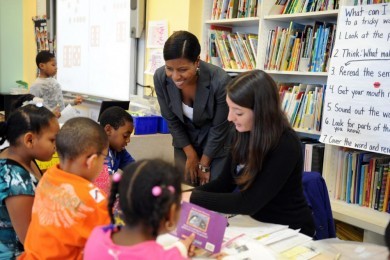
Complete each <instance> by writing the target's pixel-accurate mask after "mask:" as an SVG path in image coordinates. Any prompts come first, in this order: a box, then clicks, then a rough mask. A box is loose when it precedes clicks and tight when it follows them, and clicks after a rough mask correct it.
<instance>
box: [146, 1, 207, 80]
mask: <svg viewBox="0 0 390 260" xmlns="http://www.w3.org/2000/svg"><path fill="white" fill-rule="evenodd" d="M202 8H203V0H164V1H161V0H148V1H147V3H146V19H145V20H146V39H147V32H148V28H149V27H148V26H149V25H148V22H149V21H159V20H167V21H168V32H169V33H168V36H169V35H171V34H172V33H173V32H174V31H178V30H187V31H190V32H192V33H193V34H195V35H196V36H197V37H198V38H199V41H200V42H201V43H202V39H201V36H202V21H201V19H202ZM146 44H147V43H146ZM149 53H150V51H149V50H148V49H146V51H145V68H144V70H145V69H146V67H147V65H148V64H147V61H148V60H149ZM145 85H153V76H152V75H146V74H145Z"/></svg>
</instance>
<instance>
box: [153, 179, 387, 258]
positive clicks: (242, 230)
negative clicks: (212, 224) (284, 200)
mask: <svg viewBox="0 0 390 260" xmlns="http://www.w3.org/2000/svg"><path fill="white" fill-rule="evenodd" d="M184 188H186V186H184ZM177 240H178V239H177V238H176V237H174V236H172V235H170V234H164V235H162V236H159V237H158V239H157V242H158V243H160V244H162V245H164V246H168V245H170V244H172V243H174V242H176V241H177ZM196 252H197V256H196V257H194V258H195V259H196V258H202V259H208V258H210V254H209V253H207V252H206V251H204V250H197V251H196ZM222 252H224V253H226V254H228V255H226V256H225V257H223V259H315V260H322V259H359V258H370V259H387V255H388V250H387V248H386V247H384V246H379V245H374V244H369V243H363V242H352V241H342V240H339V239H325V240H319V241H313V240H312V239H311V238H310V237H308V236H306V235H303V234H301V233H298V232H297V231H296V230H292V229H289V228H287V227H286V226H282V225H276V224H269V223H263V222H259V221H256V220H254V219H252V218H251V217H249V216H243V215H237V216H234V217H232V218H229V226H228V227H227V228H226V231H225V236H224V242H223V244H222Z"/></svg>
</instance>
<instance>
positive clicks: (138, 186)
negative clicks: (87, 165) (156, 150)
mask: <svg viewBox="0 0 390 260" xmlns="http://www.w3.org/2000/svg"><path fill="white" fill-rule="evenodd" d="M156 186H157V187H160V188H161V191H162V192H161V194H160V195H159V196H154V195H153V194H152V189H153V187H156ZM170 186H172V187H173V188H174V192H172V190H171V188H170ZM117 195H119V206H120V209H121V211H122V216H121V217H122V218H123V220H124V222H125V223H126V225H128V226H134V225H137V224H142V225H145V226H150V227H152V235H153V236H157V235H158V230H159V227H160V223H161V221H162V220H163V219H164V218H165V217H167V215H168V213H169V210H170V208H171V205H172V204H174V203H175V204H176V205H177V206H178V207H179V206H180V200H181V174H180V171H179V170H178V169H177V168H176V167H174V166H173V165H172V164H170V163H167V162H165V161H163V160H160V159H153V160H140V161H137V162H134V163H131V164H129V165H127V166H126V167H125V168H124V170H123V174H122V177H121V180H120V181H119V182H113V183H112V186H111V192H110V198H109V201H108V212H109V214H110V217H111V221H112V223H115V220H114V216H113V208H114V204H115V202H116V198H117Z"/></svg>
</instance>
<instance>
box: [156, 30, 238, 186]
mask: <svg viewBox="0 0 390 260" xmlns="http://www.w3.org/2000/svg"><path fill="white" fill-rule="evenodd" d="M163 53H164V60H165V66H163V67H161V68H159V69H158V70H157V71H156V72H155V74H154V86H155V91H156V94H157V98H158V102H159V104H160V108H161V114H162V116H163V117H164V118H165V119H166V120H167V121H168V127H169V130H170V132H171V134H172V138H173V146H174V156H175V163H176V165H177V166H179V167H181V168H182V169H183V172H184V174H185V179H186V181H187V182H188V183H191V184H193V185H196V184H200V185H202V184H204V183H207V182H209V180H211V179H215V178H216V177H217V176H218V175H219V174H220V172H221V171H222V170H223V167H224V166H225V163H226V161H227V156H228V153H229V148H230V133H231V131H230V130H229V129H231V128H232V127H231V126H230V125H229V122H228V121H227V116H228V107H227V104H226V85H227V83H228V82H229V80H230V79H231V78H230V76H229V75H228V74H227V73H226V72H225V71H224V70H223V69H221V68H219V67H217V66H214V65H211V64H209V63H206V62H203V61H201V60H200V44H199V41H198V39H197V38H196V36H195V35H193V34H192V33H190V32H187V31H177V32H175V33H173V34H172V35H171V36H170V37H169V38H168V40H167V41H166V42H165V45H164V51H163Z"/></svg>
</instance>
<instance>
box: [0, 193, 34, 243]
mask: <svg viewBox="0 0 390 260" xmlns="http://www.w3.org/2000/svg"><path fill="white" fill-rule="evenodd" d="M33 202H34V197H33V196H30V195H17V196H11V197H8V198H6V199H5V205H6V207H7V210H8V213H9V216H10V218H11V222H12V226H13V227H14V229H15V232H16V234H17V235H18V238H19V240H20V242H21V243H22V244H24V239H25V238H26V234H27V229H28V226H29V224H30V221H31V211H32V206H33Z"/></svg>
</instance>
